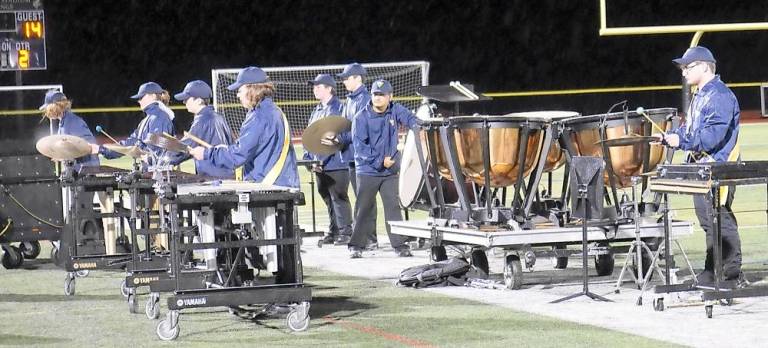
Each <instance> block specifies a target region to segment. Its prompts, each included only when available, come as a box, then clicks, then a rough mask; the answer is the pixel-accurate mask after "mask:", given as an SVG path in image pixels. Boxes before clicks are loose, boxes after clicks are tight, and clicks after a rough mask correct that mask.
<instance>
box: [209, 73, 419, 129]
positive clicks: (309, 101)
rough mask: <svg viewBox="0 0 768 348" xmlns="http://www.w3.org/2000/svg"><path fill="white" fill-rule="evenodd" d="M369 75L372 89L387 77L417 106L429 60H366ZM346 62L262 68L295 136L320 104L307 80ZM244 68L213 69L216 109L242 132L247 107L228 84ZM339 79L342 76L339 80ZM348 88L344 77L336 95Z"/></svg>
mask: <svg viewBox="0 0 768 348" xmlns="http://www.w3.org/2000/svg"><path fill="white" fill-rule="evenodd" d="M362 65H363V66H364V67H365V69H366V71H367V72H368V76H366V77H365V79H364V81H363V82H364V83H365V84H366V86H367V87H368V88H369V89H370V84H371V82H373V81H375V80H378V79H386V80H388V81H389V82H390V83H392V87H393V88H394V99H395V100H396V101H397V102H399V103H401V104H403V105H405V106H406V107H407V108H408V109H412V110H413V109H416V108H418V106H419V105H420V104H421V102H422V98H421V97H419V96H418V95H417V94H416V90H417V88H418V87H419V86H426V85H428V84H429V62H425V61H415V62H391V63H368V64H362ZM345 66H346V64H338V65H317V66H291V67H268V68H262V69H264V71H265V72H266V73H267V75H268V76H269V79H270V80H271V81H272V82H273V83H274V84H275V89H276V90H275V93H276V95H275V97H274V99H275V102H276V103H277V105H278V106H280V108H281V109H282V110H283V112H284V113H285V115H286V117H287V118H288V123H289V125H290V127H291V133H292V134H291V136H292V137H293V138H297V137H300V136H301V134H302V133H303V132H304V129H305V128H306V127H307V122H308V121H309V116H310V114H311V113H312V110H313V109H314V108H315V106H316V105H317V103H318V101H317V100H315V97H314V95H313V94H312V87H311V86H309V85H308V84H307V81H309V80H312V79H314V78H315V76H317V74H331V75H333V76H334V77H335V76H336V74H338V73H341V72H342V71H343V70H344V67H345ZM240 70H242V69H218V70H212V72H211V81H212V82H213V93H214V95H213V104H214V107H215V108H216V111H218V112H219V113H221V114H222V115H224V118H225V119H226V120H227V123H229V125H230V127H232V131H233V132H235V133H236V134H238V133H239V132H240V125H241V124H242V123H243V121H244V120H245V114H246V110H245V109H244V108H243V107H242V105H240V101H239V100H238V98H237V95H236V94H237V92H236V91H230V90H228V89H227V86H228V85H230V84H231V83H233V82H234V81H235V79H236V78H237V73H238V72H240ZM337 81H338V80H337ZM347 93H348V92H347V91H346V89H344V85H343V84H342V83H341V81H338V83H337V85H336V95H337V96H338V97H339V98H340V99H341V100H342V101H343V100H344V98H346V96H347Z"/></svg>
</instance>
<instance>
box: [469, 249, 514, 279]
mask: <svg viewBox="0 0 768 348" xmlns="http://www.w3.org/2000/svg"><path fill="white" fill-rule="evenodd" d="M469 259H470V264H471V265H472V266H475V268H477V269H478V270H479V271H482V272H484V273H485V275H486V276H487V275H488V272H489V268H488V256H486V255H485V250H483V249H472V252H471V253H470V254H469ZM518 262H520V259H519V258H518Z"/></svg>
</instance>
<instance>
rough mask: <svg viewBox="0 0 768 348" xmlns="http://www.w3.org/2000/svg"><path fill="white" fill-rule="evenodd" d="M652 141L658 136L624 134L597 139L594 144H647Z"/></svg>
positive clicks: (656, 139) (609, 145) (610, 145)
mask: <svg viewBox="0 0 768 348" xmlns="http://www.w3.org/2000/svg"><path fill="white" fill-rule="evenodd" d="M654 141H658V138H656V137H649V136H639V135H625V136H622V137H619V138H614V139H606V140H602V141H598V142H596V143H595V144H596V145H597V144H603V143H604V144H605V145H606V146H608V147H612V146H628V145H636V144H647V143H651V142H654Z"/></svg>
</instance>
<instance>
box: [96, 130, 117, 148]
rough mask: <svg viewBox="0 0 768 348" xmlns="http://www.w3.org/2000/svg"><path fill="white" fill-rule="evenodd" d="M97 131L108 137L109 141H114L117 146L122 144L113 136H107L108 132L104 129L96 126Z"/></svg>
mask: <svg viewBox="0 0 768 348" xmlns="http://www.w3.org/2000/svg"><path fill="white" fill-rule="evenodd" d="M96 131H97V132H99V133H101V134H104V135H106V136H107V138H109V140H112V141H114V142H115V144H120V143H119V142H118V141H117V140H115V138H113V137H112V136H111V135H109V134H107V132H106V131H105V130H104V128H101V126H96Z"/></svg>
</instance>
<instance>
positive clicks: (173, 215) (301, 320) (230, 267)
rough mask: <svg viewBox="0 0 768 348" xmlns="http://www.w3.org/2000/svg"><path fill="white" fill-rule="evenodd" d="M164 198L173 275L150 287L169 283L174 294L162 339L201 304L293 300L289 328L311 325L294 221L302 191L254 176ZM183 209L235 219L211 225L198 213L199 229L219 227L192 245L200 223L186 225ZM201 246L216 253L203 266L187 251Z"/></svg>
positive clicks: (185, 188)
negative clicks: (186, 311)
mask: <svg viewBox="0 0 768 348" xmlns="http://www.w3.org/2000/svg"><path fill="white" fill-rule="evenodd" d="M161 204H163V205H166V206H167V207H168V209H169V215H168V219H169V221H170V229H171V238H170V251H171V252H170V255H171V259H170V261H171V262H170V263H171V267H170V274H171V278H170V279H169V280H160V281H155V282H151V283H150V291H152V292H153V293H154V292H161V291H165V290H167V289H168V286H170V287H171V290H172V291H173V293H172V295H171V296H170V297H168V309H169V312H168V313H167V316H166V318H165V319H164V320H162V321H161V322H160V323H159V324H158V325H157V329H156V333H157V335H158V337H159V338H160V339H163V340H173V339H175V338H176V337H178V334H179V315H180V311H181V310H184V309H189V308H201V307H217V306H225V307H229V308H230V309H232V311H238V310H239V309H240V308H241V307H240V306H249V305H263V306H264V307H263V308H262V309H263V310H265V309H264V308H269V307H271V306H274V305H287V306H288V307H289V308H290V311H289V314H288V316H287V318H286V321H287V324H288V327H289V328H290V329H291V330H293V331H302V330H306V329H307V327H308V326H309V303H310V300H311V291H310V289H309V288H306V287H304V284H303V272H302V264H301V255H300V243H301V235H300V234H299V233H297V231H295V229H294V221H293V219H294V213H293V212H294V209H295V206H296V205H303V204H304V195H303V193H301V192H298V191H295V190H292V189H288V188H283V187H277V186H268V185H261V184H256V183H249V182H237V181H212V182H206V183H198V184H180V185H178V186H177V188H176V191H175V192H170V191H165V192H164V193H163V194H162V195H161ZM179 210H195V211H208V212H210V213H212V214H214V215H218V214H224V215H226V216H227V217H228V219H227V220H228V222H229V223H227V224H223V225H221V226H218V227H217V228H212V227H213V226H209V224H210V223H211V221H212V219H200V220H199V221H198V226H197V227H196V229H197V230H199V231H200V232H202V231H203V230H206V229H213V230H214V231H215V234H216V238H215V241H209V240H210V239H208V240H206V241H201V242H198V243H188V242H185V240H188V239H189V238H185V237H186V236H189V235H191V234H195V228H190V227H188V226H184V224H183V222H182V221H180V220H179V214H178V213H177V212H178V211H179ZM200 234H201V236H200V237H201V239H203V235H202V233H200ZM195 250H198V251H203V254H206V252H210V251H211V250H215V253H216V255H217V257H215V258H213V260H211V257H210V256H205V257H204V258H205V259H206V260H205V261H206V265H205V266H206V267H204V268H203V269H200V267H195V265H194V263H193V262H189V260H188V259H185V257H184V255H185V254H186V253H187V252H189V251H195ZM211 262H215V263H216V267H215V268H214V267H211ZM254 271H256V272H257V273H255V274H254ZM261 271H266V272H265V273H266V274H267V275H266V276H263V275H262V274H261ZM265 311H266V310H265Z"/></svg>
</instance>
